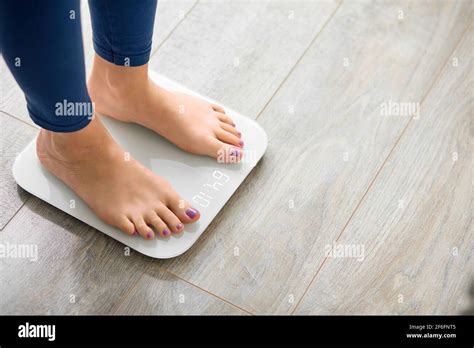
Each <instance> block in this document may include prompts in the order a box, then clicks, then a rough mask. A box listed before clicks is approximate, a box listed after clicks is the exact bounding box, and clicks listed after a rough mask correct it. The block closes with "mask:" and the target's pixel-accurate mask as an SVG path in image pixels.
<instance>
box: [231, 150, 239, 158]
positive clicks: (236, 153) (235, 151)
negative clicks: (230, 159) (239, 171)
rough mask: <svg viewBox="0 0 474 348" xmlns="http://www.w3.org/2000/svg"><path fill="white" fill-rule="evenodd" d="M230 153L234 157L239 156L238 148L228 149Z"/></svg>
mask: <svg viewBox="0 0 474 348" xmlns="http://www.w3.org/2000/svg"><path fill="white" fill-rule="evenodd" d="M230 155H231V156H235V157H239V155H240V151H239V150H238V149H232V150H230Z"/></svg>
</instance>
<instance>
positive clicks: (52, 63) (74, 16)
mask: <svg viewBox="0 0 474 348" xmlns="http://www.w3.org/2000/svg"><path fill="white" fill-rule="evenodd" d="M1 6H2V8H1V11H0V25H1V26H2V31H1V32H2V38H1V51H2V55H3V57H4V59H5V62H6V64H7V66H8V67H9V69H10V71H11V72H12V74H13V76H14V77H15V79H16V81H17V82H18V84H19V85H20V87H21V89H22V90H23V92H24V93H25V97H26V102H27V107H28V111H29V114H30V116H31V118H32V120H33V121H34V122H35V123H36V124H37V125H39V126H40V127H42V128H44V129H47V130H50V131H54V132H73V131H77V130H79V129H81V128H83V127H85V126H87V125H88V124H89V122H90V118H91V117H92V114H93V108H92V105H91V102H90V99H89V94H88V93H87V86H86V78H85V69H84V52H83V48H82V34H81V19H80V5H79V0H75V1H55V0H41V1H19V0H2V1H1ZM59 28H60V30H58V29H59Z"/></svg>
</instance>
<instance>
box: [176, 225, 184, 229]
mask: <svg viewBox="0 0 474 348" xmlns="http://www.w3.org/2000/svg"><path fill="white" fill-rule="evenodd" d="M183 227H184V225H183V224H177V225H176V228H177V229H178V230H180V229H182V228H183Z"/></svg>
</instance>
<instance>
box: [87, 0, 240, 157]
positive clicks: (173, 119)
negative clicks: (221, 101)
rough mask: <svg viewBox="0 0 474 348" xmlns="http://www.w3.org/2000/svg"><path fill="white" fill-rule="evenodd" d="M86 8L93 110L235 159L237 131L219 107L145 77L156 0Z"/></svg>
mask: <svg viewBox="0 0 474 348" xmlns="http://www.w3.org/2000/svg"><path fill="white" fill-rule="evenodd" d="M89 6H90V10H91V17H92V26H93V32H94V35H93V37H94V47H95V51H96V56H95V59H94V66H93V69H92V74H91V77H90V78H89V82H88V86H89V93H90V95H91V98H92V100H93V102H94V104H95V106H96V110H97V112H98V113H100V114H104V115H108V116H110V117H113V118H116V119H118V120H121V121H125V122H134V123H138V124H141V125H142V126H145V127H147V128H150V129H152V130H154V131H155V132H157V133H158V134H160V135H162V136H163V137H165V138H167V139H168V140H169V141H171V142H172V143H174V144H175V145H176V146H178V147H180V148H181V149H183V150H185V151H188V152H191V153H194V154H199V155H207V156H211V157H214V158H216V159H218V161H221V162H236V161H238V160H240V158H241V156H242V151H241V149H242V147H243V145H244V143H243V140H242V138H241V134H240V132H239V131H238V130H237V129H236V128H235V125H234V123H233V121H232V119H231V118H230V117H229V116H228V115H226V114H225V111H224V110H223V109H222V107H220V106H218V105H214V104H210V103H208V102H206V101H203V100H201V99H198V98H195V97H191V96H189V95H185V94H182V93H173V92H170V91H167V90H165V89H163V88H160V87H159V86H157V85H155V84H154V83H153V81H151V80H150V79H149V78H148V59H149V57H150V52H151V41H152V34H153V23H154V15H155V10H156V1H155V0H146V1H134V0H89ZM158 20H159V18H158Z"/></svg>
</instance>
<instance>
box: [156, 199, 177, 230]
mask: <svg viewBox="0 0 474 348" xmlns="http://www.w3.org/2000/svg"><path fill="white" fill-rule="evenodd" d="M156 213H157V214H158V216H159V217H160V218H161V219H162V220H163V221H164V222H165V223H166V225H167V226H168V229H169V230H170V231H171V232H173V233H179V232H182V231H183V229H184V225H183V223H182V222H181V220H180V219H178V217H177V216H176V215H175V214H174V213H173V212H172V211H171V210H169V209H168V207H166V206H164V205H163V206H161V207H160V208H158V209H157V211H156Z"/></svg>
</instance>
